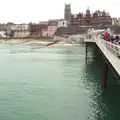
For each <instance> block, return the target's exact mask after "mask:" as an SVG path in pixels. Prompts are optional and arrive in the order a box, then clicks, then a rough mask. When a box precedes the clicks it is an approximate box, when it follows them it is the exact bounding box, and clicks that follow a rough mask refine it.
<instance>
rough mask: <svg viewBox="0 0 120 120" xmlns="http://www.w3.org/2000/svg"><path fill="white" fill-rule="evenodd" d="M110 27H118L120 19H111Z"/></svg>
mask: <svg viewBox="0 0 120 120" xmlns="http://www.w3.org/2000/svg"><path fill="white" fill-rule="evenodd" d="M112 25H113V26H120V18H118V19H117V18H112Z"/></svg>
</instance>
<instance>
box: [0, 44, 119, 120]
mask: <svg viewBox="0 0 120 120" xmlns="http://www.w3.org/2000/svg"><path fill="white" fill-rule="evenodd" d="M0 56H1V57H0V120H119V119H120V115H119V113H120V97H119V96H120V95H119V94H120V86H118V84H117V82H116V80H109V83H108V84H109V85H108V88H107V89H106V90H104V91H103V90H102V89H101V66H102V63H101V62H100V61H97V60H89V61H88V63H87V64H86V62H85V46H84V45H80V46H58V47H49V48H40V47H39V46H24V45H23V46H22V45H0Z"/></svg>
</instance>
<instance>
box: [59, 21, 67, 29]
mask: <svg viewBox="0 0 120 120" xmlns="http://www.w3.org/2000/svg"><path fill="white" fill-rule="evenodd" d="M68 25H69V22H68V21H67V20H60V21H59V22H58V24H57V27H58V28H60V27H68Z"/></svg>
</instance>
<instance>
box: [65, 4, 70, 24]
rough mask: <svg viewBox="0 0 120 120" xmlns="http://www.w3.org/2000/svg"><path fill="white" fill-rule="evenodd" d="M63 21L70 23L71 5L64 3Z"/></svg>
mask: <svg viewBox="0 0 120 120" xmlns="http://www.w3.org/2000/svg"><path fill="white" fill-rule="evenodd" d="M64 20H66V21H68V22H71V4H70V3H69V4H66V3H65V8H64Z"/></svg>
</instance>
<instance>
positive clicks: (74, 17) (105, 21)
mask: <svg viewBox="0 0 120 120" xmlns="http://www.w3.org/2000/svg"><path fill="white" fill-rule="evenodd" d="M64 19H65V20H66V21H68V22H70V24H71V25H73V26H83V25H92V26H104V25H112V18H111V16H110V14H109V13H108V12H105V11H100V10H96V11H95V12H94V13H91V11H90V10H89V8H88V9H87V10H86V13H85V14H84V13H82V12H80V13H78V14H72V13H71V5H70V4H65V9H64Z"/></svg>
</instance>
